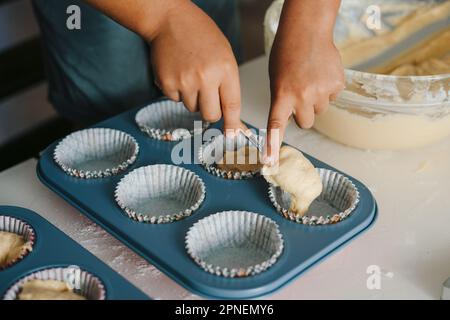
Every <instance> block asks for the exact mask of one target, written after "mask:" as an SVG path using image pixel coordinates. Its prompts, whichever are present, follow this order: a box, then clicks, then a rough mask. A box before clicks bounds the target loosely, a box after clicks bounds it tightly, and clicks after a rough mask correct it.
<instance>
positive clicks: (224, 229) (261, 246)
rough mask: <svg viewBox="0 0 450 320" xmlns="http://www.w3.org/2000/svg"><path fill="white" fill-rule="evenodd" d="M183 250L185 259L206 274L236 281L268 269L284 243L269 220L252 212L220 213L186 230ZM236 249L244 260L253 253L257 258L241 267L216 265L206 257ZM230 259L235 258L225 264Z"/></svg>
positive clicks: (272, 222)
mask: <svg viewBox="0 0 450 320" xmlns="http://www.w3.org/2000/svg"><path fill="white" fill-rule="evenodd" d="M185 246H186V251H187V253H188V255H189V256H190V257H191V258H192V259H193V260H194V261H195V263H197V264H198V265H199V266H200V267H201V268H202V269H203V270H205V271H206V272H209V273H211V274H214V275H217V276H222V277H226V278H237V277H249V276H254V275H257V274H259V273H261V272H263V271H265V270H267V269H269V268H270V267H271V266H272V265H274V264H275V263H276V262H277V260H278V258H279V257H280V256H281V254H282V252H283V247H284V242H283V237H282V235H281V232H280V229H279V227H278V225H277V224H276V222H275V221H273V220H272V219H270V218H268V217H265V216H263V215H260V214H256V213H253V212H247V211H224V212H219V213H216V214H212V215H210V216H207V217H206V218H203V219H201V220H199V221H198V222H196V223H195V224H194V225H193V226H192V227H190V228H189V230H188V232H187V234H186V237H185ZM236 247H238V248H243V249H245V253H246V257H247V258H248V257H252V254H253V253H258V256H257V257H258V258H257V259H255V261H252V262H251V263H250V264H251V265H242V266H231V265H228V266H227V265H216V264H214V262H212V261H211V258H210V254H214V253H217V252H223V250H226V249H227V248H236ZM225 258H226V257H225ZM231 259H236V257H235V256H233V257H230V259H228V258H226V259H225V260H226V261H229V260H231ZM243 260H245V258H244V259H243ZM256 260H257V261H256ZM247 264H249V263H247Z"/></svg>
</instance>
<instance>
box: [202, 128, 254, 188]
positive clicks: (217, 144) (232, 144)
mask: <svg viewBox="0 0 450 320" xmlns="http://www.w3.org/2000/svg"><path fill="white" fill-rule="evenodd" d="M257 139H259V140H261V139H262V138H261V137H257ZM245 148H247V150H246V151H244V152H242V150H245ZM248 150H250V151H248ZM227 152H231V154H232V156H231V157H229V158H228V159H229V160H231V161H233V160H235V161H234V162H233V163H235V164H236V165H235V166H233V167H234V168H229V169H227V168H224V167H221V166H220V165H219V163H221V162H224V158H226V153H227ZM236 152H241V153H240V154H239V155H235V156H233V153H236ZM198 159H199V162H200V163H201V164H202V166H203V167H204V168H205V169H206V171H208V172H209V173H211V174H213V175H215V176H218V177H220V178H224V179H231V180H241V179H249V178H253V177H255V176H257V175H259V173H260V171H261V167H262V164H261V160H260V155H259V154H258V151H257V149H256V148H255V147H253V146H252V145H251V144H250V143H249V141H248V139H247V138H246V137H245V136H244V135H243V134H239V135H237V136H236V137H234V138H229V137H225V135H219V136H217V137H215V138H213V139H211V140H210V141H209V142H207V143H205V144H204V145H203V146H201V147H200V148H199V151H198ZM225 162H226V160H225Z"/></svg>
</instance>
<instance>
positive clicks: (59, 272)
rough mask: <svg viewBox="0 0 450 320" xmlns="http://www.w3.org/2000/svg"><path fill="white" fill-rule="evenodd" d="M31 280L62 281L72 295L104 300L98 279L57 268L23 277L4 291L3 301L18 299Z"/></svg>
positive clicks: (102, 287) (71, 270) (76, 270)
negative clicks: (70, 290) (25, 285)
mask: <svg viewBox="0 0 450 320" xmlns="http://www.w3.org/2000/svg"><path fill="white" fill-rule="evenodd" d="M31 280H57V281H62V282H65V283H66V284H67V285H68V286H69V288H71V289H72V290H73V292H74V293H76V294H79V295H81V296H83V297H85V298H86V299H88V300H105V299H106V290H105V286H104V285H103V283H102V282H101V280H100V279H99V278H97V277H96V276H94V275H93V274H91V273H89V272H87V271H84V270H81V269H78V268H72V267H59V268H48V269H43V270H40V271H37V272H34V273H31V274H29V275H27V276H25V277H23V278H22V279H20V280H19V281H17V282H16V283H15V284H13V285H12V286H11V287H10V288H9V289H8V290H7V291H6V293H5V295H4V297H3V300H16V299H18V297H19V294H20V292H21V290H22V286H23V285H24V284H25V283H26V282H28V281H31Z"/></svg>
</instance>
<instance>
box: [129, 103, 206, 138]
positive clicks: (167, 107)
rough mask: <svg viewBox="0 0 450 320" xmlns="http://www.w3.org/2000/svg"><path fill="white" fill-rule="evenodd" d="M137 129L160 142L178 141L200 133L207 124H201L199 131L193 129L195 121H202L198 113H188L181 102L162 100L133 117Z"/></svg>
mask: <svg viewBox="0 0 450 320" xmlns="http://www.w3.org/2000/svg"><path fill="white" fill-rule="evenodd" d="M135 121H136V124H137V125H138V127H139V129H140V130H141V131H142V132H144V133H146V134H147V135H148V136H149V137H150V138H152V139H156V140H162V141H180V140H183V139H189V138H190V137H191V136H192V135H194V134H200V133H202V132H203V131H204V130H205V129H206V128H208V127H209V123H207V122H202V128H201V130H198V131H196V130H195V128H194V122H195V121H202V117H201V115H200V113H199V112H189V111H188V110H187V109H186V107H185V106H184V104H183V103H182V102H175V101H171V100H164V101H160V102H155V103H153V104H151V105H149V106H147V107H144V108H142V109H141V110H139V111H138V113H137V114H136V117H135Z"/></svg>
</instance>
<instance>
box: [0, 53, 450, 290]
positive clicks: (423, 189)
mask: <svg viewBox="0 0 450 320" xmlns="http://www.w3.org/2000/svg"><path fill="white" fill-rule="evenodd" d="M240 70H241V83H242V90H243V108H244V110H243V116H242V118H243V120H245V121H247V122H249V123H251V124H252V125H254V126H256V127H261V128H263V127H264V126H265V123H266V118H267V112H268V108H269V100H270V99H269V89H268V88H269V83H268V73H267V60H266V59H265V58H259V59H257V60H254V61H251V62H249V63H246V64H244V65H243V66H242V67H241V69H240ZM285 141H286V142H288V143H290V144H292V145H294V146H296V147H299V148H300V149H302V150H303V151H305V152H307V153H309V154H311V155H312V156H314V157H316V158H318V159H320V160H322V161H324V162H326V163H328V164H330V165H332V166H334V167H336V168H339V169H340V170H342V171H344V172H346V173H348V174H349V175H352V176H354V177H355V178H357V179H359V180H360V181H362V182H363V183H365V184H366V185H367V186H368V187H369V188H370V189H371V190H372V192H373V193H374V195H375V198H376V199H377V202H378V205H379V217H378V220H377V222H376V223H375V225H374V226H373V227H372V228H371V229H370V230H369V231H368V232H366V233H364V234H363V235H362V236H360V237H359V238H357V239H356V240H355V241H353V242H351V243H350V244H349V245H348V246H346V247H344V248H343V249H342V250H340V251H339V252H337V253H336V254H334V255H332V256H331V257H329V258H327V259H326V260H325V261H323V262H322V263H320V264H319V265H317V266H316V267H314V268H312V269H311V270H310V271H308V272H306V273H305V274H304V275H303V276H301V277H300V278H298V279H297V280H295V281H294V282H292V283H291V284H289V285H288V286H286V287H284V288H283V289H281V290H279V291H278V292H276V293H274V294H272V295H271V296H270V297H268V298H273V299H391V298H399V299H438V298H439V297H440V293H441V286H442V283H443V282H444V281H445V280H446V279H447V278H448V277H450V138H449V139H446V140H445V141H443V142H441V143H439V144H437V145H434V146H431V147H428V148H424V149H420V150H411V151H401V152H400V151H399V152H394V151H383V152H369V151H362V150H357V149H352V148H349V147H345V146H342V145H339V144H337V143H335V142H333V141H331V140H329V139H327V138H325V137H323V136H322V135H320V134H318V133H317V132H315V131H312V130H310V131H304V130H300V129H298V128H297V127H296V126H295V125H294V124H291V126H290V127H289V128H288V130H287V132H286V139H285ZM35 167H36V160H34V159H31V160H28V161H26V162H24V163H22V164H20V165H18V166H16V167H13V168H11V169H9V170H6V171H4V172H2V173H0V205H16V206H22V207H25V208H29V209H31V210H34V211H36V212H37V213H39V214H41V215H42V216H43V217H45V218H46V219H47V220H49V221H50V222H51V223H53V224H54V225H56V226H57V227H59V228H60V229H61V230H63V231H64V232H66V233H67V234H68V235H69V236H70V237H72V238H73V239H75V240H76V241H78V242H79V243H80V244H81V245H82V246H84V247H85V248H86V249H88V250H89V251H91V252H92V253H93V254H95V255H96V256H98V257H99V258H100V259H102V260H103V261H104V262H106V263H107V264H108V265H110V266H111V267H112V268H113V269H115V270H116V271H118V272H119V273H120V274H122V275H123V276H125V278H127V279H128V280H129V281H131V282H132V283H133V284H135V285H136V286H137V287H139V288H140V289H142V290H143V291H144V292H145V293H147V294H148V295H150V296H151V297H153V298H161V299H192V298H197V297H196V296H194V295H193V294H191V293H190V292H188V291H186V290H185V289H184V288H182V287H180V286H179V285H178V284H176V283H175V282H174V281H172V280H171V279H169V278H168V277H166V276H165V275H164V274H162V273H161V272H159V271H158V270H157V269H156V268H155V267H153V266H151V265H149V264H148V263H147V262H146V261H145V260H143V259H142V258H140V257H139V256H137V255H136V254H134V253H133V252H132V251H131V250H130V249H128V248H127V247H125V246H124V245H122V244H121V243H120V242H119V241H117V240H115V239H114V238H113V237H112V236H110V235H109V234H107V233H106V232H105V231H104V230H102V229H101V228H100V227H98V226H96V225H95V224H94V223H92V222H91V221H90V220H88V219H87V218H85V217H84V216H82V215H81V214H80V213H79V212H78V210H76V209H74V208H73V207H71V206H70V205H69V204H67V203H66V202H65V201H64V200H62V199H61V198H59V197H58V196H57V195H56V194H54V193H53V192H51V191H50V190H48V189H47V188H46V187H44V186H43V185H42V184H41V183H40V182H39V181H38V179H37V177H36V174H35ZM371 265H375V266H378V267H379V268H380V270H381V277H380V284H381V286H380V288H379V289H372V290H369V289H368V287H367V279H368V277H369V274H367V268H368V267H369V266H371Z"/></svg>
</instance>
